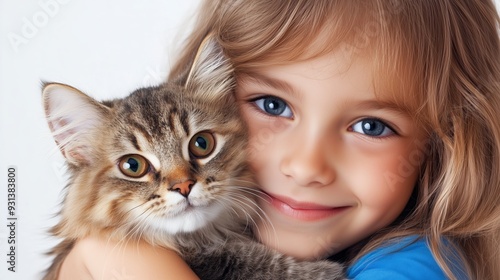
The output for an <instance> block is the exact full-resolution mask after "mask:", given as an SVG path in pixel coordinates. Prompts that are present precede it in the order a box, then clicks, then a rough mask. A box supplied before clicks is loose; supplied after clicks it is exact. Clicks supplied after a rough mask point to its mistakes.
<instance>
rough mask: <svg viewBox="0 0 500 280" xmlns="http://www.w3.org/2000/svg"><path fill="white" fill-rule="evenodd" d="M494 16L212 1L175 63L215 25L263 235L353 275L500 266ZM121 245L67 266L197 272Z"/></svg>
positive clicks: (454, 9)
mask: <svg viewBox="0 0 500 280" xmlns="http://www.w3.org/2000/svg"><path fill="white" fill-rule="evenodd" d="M498 23H499V20H498V16H497V13H496V10H495V7H494V4H493V2H492V1H488V0H441V1H426V0H419V1H413V0H412V1H404V0H399V1H397V0H393V1H387V0H379V1H375V0H373V1H356V0H349V1H342V0H338V1H334V0H315V1H267V0H266V1H264V0H252V1H241V0H219V1H206V2H204V4H203V5H202V7H201V9H200V15H199V18H198V21H197V23H196V25H195V28H194V32H193V33H192V34H191V36H190V37H189V38H188V41H187V44H186V48H185V49H184V51H183V53H182V55H181V57H180V59H179V61H178V63H177V64H176V65H175V66H174V67H173V69H172V72H171V75H170V76H171V77H177V76H179V75H184V74H185V73H184V72H185V70H186V69H185V67H186V65H189V64H190V61H192V59H193V55H194V54H195V53H196V49H197V48H198V46H199V44H200V42H201V41H202V40H203V39H204V38H205V36H206V35H207V34H209V33H211V34H213V35H214V36H215V37H216V38H217V39H218V41H219V43H220V44H221V46H222V48H223V49H224V51H225V53H226V55H227V56H228V57H229V58H230V60H231V61H232V63H233V65H234V67H235V69H236V75H237V79H238V85H237V90H236V93H235V94H236V96H237V99H238V100H239V106H240V109H241V112H242V114H243V116H244V117H245V119H246V121H247V122H248V126H249V129H250V135H251V145H250V146H251V148H250V153H251V156H250V158H249V161H250V163H251V166H252V168H253V169H254V172H255V174H256V177H257V184H258V186H259V188H260V189H261V190H262V191H263V192H265V193H266V194H268V195H269V197H270V200H269V199H266V200H262V201H259V206H260V207H261V208H262V209H263V211H264V212H265V213H266V215H267V216H268V217H269V220H270V222H271V223H272V226H273V227H272V228H270V227H269V226H267V225H266V224H264V223H262V224H257V226H256V229H255V230H254V232H255V233H256V238H257V239H258V240H259V241H260V242H262V243H264V244H266V245H267V246H270V247H272V248H275V249H276V250H278V251H281V252H283V253H285V254H288V255H291V256H295V257H297V258H301V259H320V258H327V257H329V256H330V257H331V258H332V259H334V260H342V261H345V262H346V263H347V265H348V270H347V274H348V277H349V278H352V279H423V278H424V279H425V278H426V279H445V278H450V279H500V266H499V264H500V245H499V244H500V172H499V171H500V151H499V148H500V117H498V116H500V83H498V82H497V81H499V80H500V45H499V40H498V33H497V32H498V29H497V28H498ZM115 245H116V244H110V243H108V241H103V240H100V239H99V238H98V237H92V238H88V239H85V240H83V241H81V242H79V243H78V244H77V245H76V247H75V248H74V250H73V251H72V253H71V254H70V256H69V257H68V259H67V261H66V262H65V265H64V266H63V269H62V271H61V279H65V276H66V275H70V274H69V273H72V272H73V271H75V270H80V271H81V273H85V274H86V275H97V274H96V273H95V272H97V271H99V273H102V272H103V271H108V273H109V276H110V277H115V278H117V279H119V278H120V277H122V278H125V277H129V276H133V275H141V277H138V278H141V279H170V278H172V279H194V278H196V276H195V275H194V274H193V273H192V271H190V270H189V268H188V266H187V265H186V264H185V263H184V262H183V261H182V260H181V259H180V258H179V257H178V256H177V255H176V254H175V253H173V252H171V251H169V250H166V249H162V248H155V247H152V246H151V245H148V244H145V243H139V244H133V243H128V244H120V245H118V246H120V248H121V249H122V250H120V251H119V253H116V252H115V253H113V252H114V251H113V250H111V249H110V250H109V251H108V250H107V248H113V246H115ZM111 251H113V252H111ZM113 254H117V255H116V256H113ZM104 258H107V259H108V260H109V259H112V260H114V263H108V265H107V267H105V268H103V267H102V263H103V262H102V261H101V260H102V259H104ZM99 275H103V274H99Z"/></svg>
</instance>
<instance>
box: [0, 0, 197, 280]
mask: <svg viewBox="0 0 500 280" xmlns="http://www.w3.org/2000/svg"><path fill="white" fill-rule="evenodd" d="M47 3H50V4H47ZM198 3H199V0H189V1H187V0H182V1H180V0H177V1H170V0H148V1H131V0H126V1H124V0H106V1H89V0H64V1H63V0H23V1H18V0H0V279H2V280H10V279H22V280H29V279H40V278H41V274H40V272H41V271H43V270H44V269H45V268H46V267H47V266H48V264H49V262H50V259H49V258H47V257H45V256H44V252H45V251H47V250H49V249H50V248H51V247H52V246H53V245H55V240H54V239H52V238H50V237H49V236H48V234H47V230H48V228H49V227H50V226H52V225H53V224H54V223H55V222H56V221H57V220H56V219H54V218H53V216H54V214H56V213H57V211H58V210H59V203H60V202H61V196H60V192H61V189H62V188H63V187H64V185H65V182H64V179H65V176H64V168H63V166H64V165H63V162H64V160H63V157H62V156H61V155H60V153H59V150H57V148H56V147H55V144H54V141H53V139H52V136H51V135H50V132H49V129H48V127H47V124H46V122H45V119H44V115H43V112H42V105H41V97H40V95H41V92H40V89H41V80H45V81H58V82H63V83H68V84H71V85H73V86H75V87H78V88H79V89H81V90H83V91H85V92H87V93H88V94H90V95H93V96H94V97H97V98H98V99H106V98H111V97H123V96H125V95H127V94H128V93H129V92H131V91H132V90H134V89H136V88H138V87H141V86H146V85H153V84H157V83H159V82H161V81H162V79H164V78H165V77H166V75H167V73H168V71H169V67H170V63H169V58H171V57H172V56H173V55H174V54H175V53H176V52H177V47H178V46H179V45H180V41H181V39H182V38H181V37H182V35H183V34H185V33H186V32H187V31H188V29H189V24H190V23H191V20H190V18H191V15H192V14H193V13H194V10H195V8H196V7H197V6H198ZM10 165H14V166H16V167H17V169H18V173H17V176H18V186H17V207H16V208H17V209H16V216H17V218H18V220H17V228H16V230H17V233H16V239H17V240H16V241H17V244H16V245H17V252H16V253H17V256H16V257H17V259H16V273H11V272H9V271H7V267H8V264H7V253H8V250H7V248H8V244H7V239H6V238H7V237H8V236H9V231H8V228H7V206H6V204H7V198H6V197H7V167H8V166H10Z"/></svg>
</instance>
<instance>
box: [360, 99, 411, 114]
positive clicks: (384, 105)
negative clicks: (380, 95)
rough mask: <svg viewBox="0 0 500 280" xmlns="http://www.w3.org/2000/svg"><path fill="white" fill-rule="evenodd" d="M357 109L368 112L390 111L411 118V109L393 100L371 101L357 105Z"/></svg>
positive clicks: (364, 101)
mask: <svg viewBox="0 0 500 280" xmlns="http://www.w3.org/2000/svg"><path fill="white" fill-rule="evenodd" d="M356 107H358V108H360V109H366V110H388V111H393V112H395V113H398V114H402V115H404V116H410V112H411V110H410V108H409V107H408V106H406V105H404V104H401V103H398V102H396V101H393V100H379V99H370V100H363V101H361V102H359V103H356Z"/></svg>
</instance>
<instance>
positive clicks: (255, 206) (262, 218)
mask: <svg viewBox="0 0 500 280" xmlns="http://www.w3.org/2000/svg"><path fill="white" fill-rule="evenodd" d="M236 194H237V195H240V197H243V198H245V199H246V200H248V201H250V203H251V204H252V206H253V207H247V208H244V209H251V210H253V211H255V213H256V214H257V215H258V216H259V218H260V221H262V222H263V226H264V228H269V230H267V231H266V232H267V233H268V234H272V233H273V236H274V238H275V239H276V236H277V234H276V229H275V228H274V225H273V224H272V222H271V219H270V218H269V216H267V214H266V213H265V211H264V210H263V209H262V208H261V207H260V206H259V205H258V204H257V203H256V202H255V201H254V200H252V199H250V198H248V197H246V196H242V195H241V194H238V193H236ZM261 214H262V215H261ZM248 215H250V214H248ZM256 228H257V229H258V228H259V227H258V226H256ZM259 234H260V232H259ZM275 241H276V242H277V241H278V240H275Z"/></svg>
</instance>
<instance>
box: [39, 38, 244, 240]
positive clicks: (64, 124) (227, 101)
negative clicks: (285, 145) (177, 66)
mask: <svg viewBox="0 0 500 280" xmlns="http://www.w3.org/2000/svg"><path fill="white" fill-rule="evenodd" d="M234 84H235V82H234V77H233V72H232V67H231V65H230V63H229V62H228V61H227V60H226V59H225V57H224V55H223V53H222V51H221V49H220V47H219V46H218V45H217V44H216V43H215V42H214V41H213V40H212V39H208V40H206V41H205V42H204V43H203V44H202V46H201V48H200V51H199V53H198V55H197V57H196V59H195V61H194V63H193V66H192V68H191V71H190V72H189V75H188V76H187V79H184V81H183V82H182V83H181V84H179V83H166V84H163V85H161V86H158V87H150V88H142V89H139V90H136V91H135V92H133V93H132V94H131V95H129V96H127V97H125V98H123V99H116V100H112V101H106V102H99V101H96V100H95V99H93V98H91V97H89V96H87V95H86V94H84V93H82V92H81V91H79V90H77V89H76V88H73V87H71V86H68V85H63V84H57V83H49V84H45V85H44V87H43V104H44V108H45V113H46V117H47V121H48V124H49V127H50V129H51V131H52V134H53V136H54V139H55V141H56V142H57V144H58V146H59V148H60V150H61V151H62V153H63V155H64V156H65V158H66V160H67V163H68V166H69V170H70V172H71V180H70V182H69V185H68V190H67V194H66V197H65V201H64V205H63V210H62V222H61V223H60V224H59V225H58V226H57V227H56V229H55V231H56V232H57V233H58V234H60V235H63V236H64V235H65V236H68V235H75V236H77V237H78V236H82V235H86V234H89V233H91V231H93V230H96V229H98V230H102V229H109V230H110V231H122V234H130V235H148V234H157V233H159V232H168V233H170V234H175V233H177V232H190V231H194V230H196V229H199V228H201V227H203V226H205V225H207V224H209V223H210V222H211V221H213V220H214V219H215V218H216V217H218V216H219V215H220V213H221V211H231V210H229V209H230V207H231V206H234V202H235V201H238V200H240V199H241V197H239V195H238V192H239V190H238V187H236V186H238V185H241V184H242V183H243V181H241V179H242V176H244V175H245V174H246V164H245V150H246V143H247V134H246V128H245V126H244V124H243V122H242V120H241V118H240V115H239V112H238V108H237V104H236V101H235V100H234V96H233V91H234V88H233V87H234ZM233 196H236V197H233Z"/></svg>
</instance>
